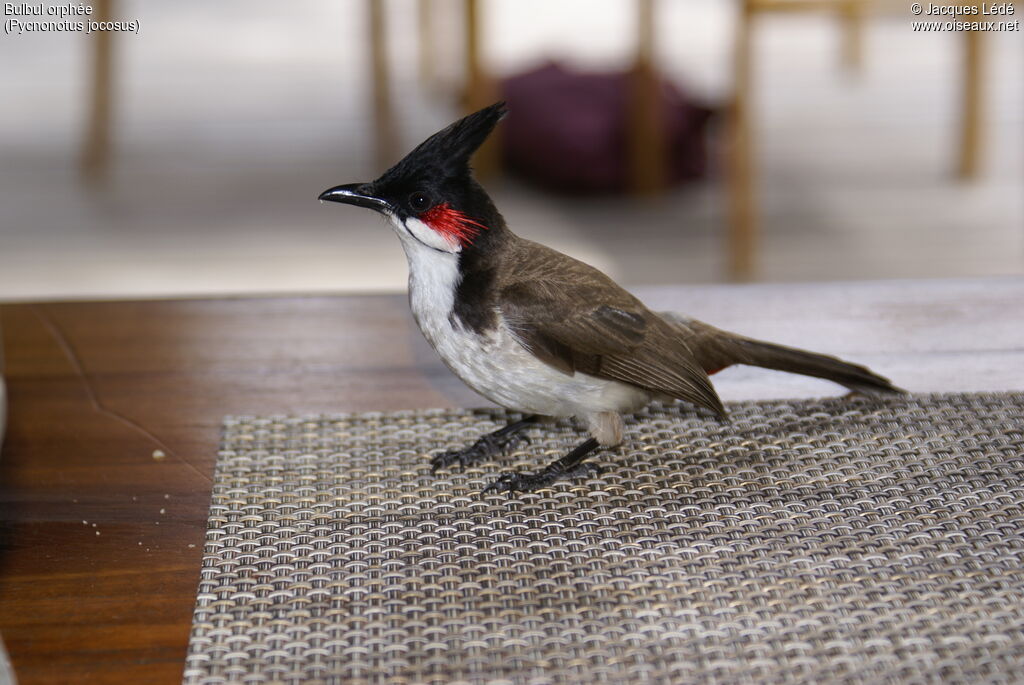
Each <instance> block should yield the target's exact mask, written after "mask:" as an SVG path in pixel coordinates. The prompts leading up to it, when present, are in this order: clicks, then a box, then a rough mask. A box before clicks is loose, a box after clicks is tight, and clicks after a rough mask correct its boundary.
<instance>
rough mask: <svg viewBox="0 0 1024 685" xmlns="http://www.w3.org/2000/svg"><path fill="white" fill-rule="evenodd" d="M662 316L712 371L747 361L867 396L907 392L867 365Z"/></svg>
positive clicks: (674, 316) (670, 314) (672, 315)
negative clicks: (823, 380) (818, 380)
mask: <svg viewBox="0 0 1024 685" xmlns="http://www.w3.org/2000/svg"><path fill="white" fill-rule="evenodd" d="M661 316H662V317H663V318H664V319H665V320H666V321H668V322H669V323H670V324H672V325H673V326H675V327H676V329H677V330H678V331H679V332H680V333H681V334H682V336H683V341H684V342H685V343H686V345H687V347H689V349H690V351H691V353H692V354H693V355H694V356H695V357H696V358H697V361H698V363H699V364H701V366H703V367H704V369H705V371H707V372H708V373H713V372H714V371H717V370H719V369H723V368H725V367H727V366H732V365H733V364H747V365H750V366H760V367H763V368H766V369H775V370H777V371H788V372H789V373H799V374H803V375H805V376H814V377H815V378H824V379H825V380H829V381H833V382H835V383H838V384H840V385H844V386H846V387H847V388H849V389H850V390H853V391H855V392H859V393H863V394H866V395H883V394H901V393H903V392H905V391H904V390H901V389H900V388H897V387H896V386H894V385H893V384H892V383H891V382H890V381H889V379H888V378H885V377H883V376H879V375H878V374H877V373H875V372H874V371H871V370H870V369H868V368H867V367H865V366H861V365H859V364H851V363H850V362H845V361H843V360H842V359H838V358H836V357H832V356H830V355H827V354H818V353H817V352H808V351H807V350H800V349H797V348H795V347H786V346H785V345H776V344H775V343H769V342H763V341H761V340H754V339H753V338H746V337H743V336H741V335H736V334H735V333H729V332H728V331H723V330H721V329H719V328H715V327H714V326H710V325H708V324H706V323H704V322H702V321H697V320H696V319H691V318H688V317H685V316H682V315H680V314H676V313H675V312H661Z"/></svg>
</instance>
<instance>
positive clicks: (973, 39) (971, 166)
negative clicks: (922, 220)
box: [957, 31, 985, 181]
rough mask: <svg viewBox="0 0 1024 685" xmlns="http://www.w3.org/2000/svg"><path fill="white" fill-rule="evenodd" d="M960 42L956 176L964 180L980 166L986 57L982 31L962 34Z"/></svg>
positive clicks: (975, 176)
mask: <svg viewBox="0 0 1024 685" xmlns="http://www.w3.org/2000/svg"><path fill="white" fill-rule="evenodd" d="M963 40H964V66H963V76H962V79H963V93H962V96H961V102H960V107H961V110H960V151H959V157H960V158H959V161H958V164H957V176H958V177H959V178H960V179H961V180H964V181H967V180H972V179H975V178H977V177H978V169H979V167H980V158H981V146H982V130H981V128H982V114H983V112H982V110H983V100H984V97H985V90H984V87H983V83H982V82H983V80H984V75H983V71H984V66H985V65H984V57H985V56H984V44H983V43H982V40H983V36H982V32H981V31H964V32H963Z"/></svg>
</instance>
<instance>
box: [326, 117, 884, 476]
mask: <svg viewBox="0 0 1024 685" xmlns="http://www.w3.org/2000/svg"><path fill="white" fill-rule="evenodd" d="M505 112H506V109H505V106H504V103H497V104H494V105H491V106H490V107H487V108H485V109H482V110H480V111H479V112H476V113H474V114H470V115H469V116H467V117H465V118H463V119H461V120H459V121H457V122H455V123H454V124H452V125H450V126H448V127H447V128H445V129H444V130H442V131H439V132H438V133H435V134H434V135H432V136H431V137H430V138H428V139H427V140H425V141H424V142H423V143H421V144H420V145H419V146H418V147H416V149H414V150H413V151H412V152H410V153H409V154H408V155H407V156H406V157H405V158H404V159H402V160H401V161H400V162H398V164H396V165H395V166H393V167H392V168H391V169H389V170H388V171H386V172H385V173H384V175H382V176H381V177H380V178H378V179H377V180H376V181H372V182H370V183H352V184H348V185H341V186H336V187H334V188H331V189H329V190H325V191H324V192H323V193H321V195H320V199H321V200H330V201H331V202H342V203H345V204H351V205H356V206H358V207H366V208H369V209H373V210H376V211H377V212H380V213H381V214H383V215H384V216H385V217H386V218H387V219H388V221H389V222H390V224H391V226H392V228H393V229H394V230H395V232H396V233H397V234H398V237H399V239H400V240H401V242H402V247H403V248H404V249H405V255H406V257H407V258H408V261H409V303H410V305H411V307H412V313H413V317H414V318H415V319H416V323H417V324H419V327H420V330H421V331H423V335H424V336H425V337H426V338H427V340H428V341H429V342H430V344H431V345H432V346H433V347H434V349H435V350H437V352H438V354H440V355H441V359H443V360H444V363H445V364H446V365H447V366H448V368H450V369H451V370H452V371H453V372H455V374H456V375H457V376H458V377H459V378H461V379H462V380H463V381H465V382H466V384H468V385H469V386H470V387H471V388H473V389H474V390H476V391H477V392H478V393H480V394H481V395H483V396H484V397H486V398H487V399H489V400H491V401H492V402H495V403H497V404H499V405H501V406H503V407H507V408H508V409H512V410H514V411H517V412H521V413H522V414H523V415H525V416H526V418H524V419H522V420H520V421H516V422H514V423H511V424H509V425H508V426H506V427H504V428H502V429H501V430H498V431H495V432H494V433H490V434H488V435H485V436H483V437H482V438H480V439H479V440H478V441H477V442H476V443H474V444H473V445H471V446H469V447H467V448H465V449H463V450H459V451H455V452H445V453H443V454H439V455H437V456H435V457H433V459H432V460H431V464H432V466H433V468H434V470H436V469H438V468H441V467H444V466H448V465H450V464H452V463H455V462H458V463H459V464H461V465H463V466H465V465H467V464H469V463H472V462H475V461H478V460H481V459H485V458H488V457H491V456H493V455H495V454H497V453H499V452H500V451H501V450H502V449H504V448H505V447H506V446H508V445H509V444H510V443H511V442H512V441H513V440H514V439H515V437H516V433H517V432H518V431H520V430H521V429H522V428H524V427H525V426H526V425H528V424H529V423H531V422H532V421H534V420H536V419H537V418H538V417H540V416H550V417H576V418H577V419H578V420H580V421H582V422H583V423H585V424H586V426H587V428H588V429H589V431H590V438H588V439H587V440H585V441H584V442H583V443H581V444H580V445H579V446H578V447H576V448H575V449H573V450H572V451H571V452H569V453H568V454H566V455H565V456H563V457H562V458H560V459H558V460H556V461H554V462H553V463H551V464H549V465H548V466H546V467H545V468H543V469H541V470H540V471H537V472H535V473H505V474H503V475H502V476H501V477H500V478H498V479H497V480H496V481H495V482H493V483H491V484H490V485H489V486H488V487H487V489H486V490H499V491H501V490H509V491H512V490H533V489H535V488H539V487H543V486H546V485H548V484H550V483H551V482H553V481H555V480H557V479H559V478H562V477H564V476H567V475H570V474H573V473H576V472H578V471H579V470H582V469H584V468H589V467H590V464H586V463H584V459H585V458H586V457H587V455H588V454H590V453H591V452H593V451H594V450H595V449H597V448H598V447H599V446H604V447H612V446H615V445H618V444H619V443H620V442H622V429H623V423H622V414H623V413H630V412H634V411H636V410H638V409H640V408H641V407H643V406H644V405H646V404H647V403H648V402H650V401H651V400H652V399H667V398H675V399H680V400H684V401H686V402H689V403H691V404H694V405H696V406H697V407H702V408H704V409H708V410H710V411H711V412H712V413H714V414H716V415H717V416H719V417H723V418H724V417H725V408H724V407H723V406H722V402H721V400H720V399H719V398H718V395H717V394H716V393H715V390H714V388H713V387H712V386H711V382H710V379H709V378H708V375H709V374H713V373H715V372H717V371H720V370H722V369H724V368H725V367H727V366H732V365H733V364H751V365H754V366H762V367H766V368H769V369H778V370H782V371H790V372H794V373H801V374H806V375H808V376H817V377H819V378H826V379H828V380H831V381H835V382H836V383H839V384H841V385H844V386H846V387H847V388H850V389H851V390H854V391H859V392H866V393H897V392H901V391H900V390H899V389H897V388H895V387H893V385H892V384H891V383H890V382H889V381H888V380H886V379H885V378H882V377H881V376H879V375H877V374H875V373H872V372H871V371H869V370H868V369H866V368H864V367H863V366H858V365H856V364H850V363H848V362H844V361H841V360H839V359H836V358H835V357H830V356H826V355H822V354H815V353H813V352H805V351H803V350H798V349H794V348H791V347H783V346H781V345H774V344H772V343H766V342H760V341H758V340H753V339H751V338H745V337H742V336H739V335H735V334H733V333H728V332H726V331H722V330H719V329H717V328H714V327H713V326H710V325H708V324H705V323H702V322H700V321H696V320H694V319H688V318H686V317H682V316H679V315H676V314H671V313H656V312H652V311H651V310H649V309H647V307H645V306H644V305H643V303H641V302H640V301H639V300H638V299H636V298H635V297H633V296H632V295H630V294H629V293H628V292H626V291H625V290H623V289H622V288H621V287H620V286H619V285H617V284H616V283H615V282H614V281H612V280H611V279H610V278H608V277H607V276H605V275H604V274H603V273H601V272H600V271H598V270H597V269H595V268H593V267H591V266H588V265H587V264H584V263H582V262H580V261H577V260H575V259H573V258H572V257H569V256H566V255H564V254H562V253H560V252H557V251H555V250H552V249H551V248H549V247H545V246H544V245H540V244H538V243H534V242H531V241H529V240H525V239H523V238H520V237H519V236H517V235H516V234H514V233H512V231H510V230H509V229H508V227H507V226H506V225H505V220H504V219H503V218H502V216H501V214H499V213H498V210H497V209H496V208H495V206H494V203H493V202H491V198H490V197H489V196H488V195H487V193H486V192H485V191H484V189H483V187H481V186H480V184H479V183H477V181H476V180H475V179H474V178H473V175H472V172H471V170H470V166H469V160H470V157H471V156H472V154H473V153H474V152H475V151H476V149H477V148H478V147H479V146H480V144H481V143H483V142H484V140H485V139H486V138H487V136H488V135H489V134H490V133H491V131H492V130H493V129H494V127H495V125H497V123H498V121H499V120H500V119H501V118H502V117H503V116H504V115H505Z"/></svg>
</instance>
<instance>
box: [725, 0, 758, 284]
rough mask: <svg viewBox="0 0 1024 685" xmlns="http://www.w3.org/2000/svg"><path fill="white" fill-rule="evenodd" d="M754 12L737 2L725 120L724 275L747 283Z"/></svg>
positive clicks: (752, 242)
mask: <svg viewBox="0 0 1024 685" xmlns="http://www.w3.org/2000/svg"><path fill="white" fill-rule="evenodd" d="M753 13H754V10H753V8H752V7H751V5H750V4H749V2H748V1H747V0H744V1H743V2H741V3H740V16H739V25H738V28H737V31H736V45H735V54H734V60H735V62H734V65H733V66H734V69H735V74H734V77H733V78H734V83H735V89H736V91H735V99H734V100H733V105H732V111H731V112H730V117H729V135H728V138H729V144H728V147H729V150H728V155H729V159H728V176H727V179H728V181H727V182H728V188H727V196H728V202H729V239H728V273H729V277H730V278H731V279H732V280H736V281H747V280H750V279H751V278H752V277H753V275H754V253H755V251H756V249H757V207H756V198H755V195H754V165H753V159H752V157H753V141H752V139H751V138H752V132H751V124H750V118H751V117H750V98H751V39H752V35H751V34H752V28H753V27H752V24H753V21H754V14H753Z"/></svg>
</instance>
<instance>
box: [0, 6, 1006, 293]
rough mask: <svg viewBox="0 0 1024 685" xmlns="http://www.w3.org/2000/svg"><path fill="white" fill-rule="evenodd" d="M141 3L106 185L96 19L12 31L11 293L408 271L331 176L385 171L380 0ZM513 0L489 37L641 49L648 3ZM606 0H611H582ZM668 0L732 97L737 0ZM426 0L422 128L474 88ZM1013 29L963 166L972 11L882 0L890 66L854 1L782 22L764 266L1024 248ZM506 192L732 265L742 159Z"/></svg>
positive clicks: (711, 85)
mask: <svg viewBox="0 0 1024 685" xmlns="http://www.w3.org/2000/svg"><path fill="white" fill-rule="evenodd" d="M439 4H440V5H441V6H442V8H443V7H444V6H445V5H444V3H439ZM533 5H536V7H533ZM124 6H125V11H124V14H125V15H127V16H131V17H137V18H139V19H140V21H141V23H142V31H141V33H140V35H139V36H137V37H130V36H129V37H125V38H124V40H122V41H120V42H119V44H118V48H119V64H120V65H121V70H120V72H119V74H118V87H119V101H118V132H119V140H118V147H117V157H116V166H115V172H114V174H113V177H112V179H111V181H110V182H109V183H108V184H107V185H106V186H105V187H103V188H100V189H90V188H86V187H83V186H82V185H81V184H80V182H79V179H78V177H77V175H76V171H75V167H74V155H75V151H76V144H77V141H78V134H79V132H80V107H81V96H82V92H83V90H82V89H83V84H82V76H83V74H84V64H83V57H84V55H85V47H86V46H85V43H84V40H83V39H82V37H80V36H73V35H72V36H68V35H59V36H55V35H41V36H40V35H36V36H20V37H19V36H2V37H0V82H2V83H4V84H5V85H4V88H5V93H4V96H3V98H4V106H3V107H0V299H4V300H12V299H34V298H81V297H134V296H171V295H204V294H222V293H252V292H259V293H273V292H306V291H312V292H352V291H379V290H400V289H403V288H404V284H405V277H406V272H405V263H404V258H403V256H402V254H401V250H400V249H399V247H398V244H397V241H396V240H395V239H394V236H392V235H391V234H390V233H389V231H388V230H387V229H386V227H385V226H384V225H383V224H382V223H381V222H380V221H379V220H378V219H377V218H376V217H375V216H373V215H371V214H370V213H368V212H365V211H361V210H356V209H354V208H347V207H340V206H335V205H329V206H327V205H320V204H319V203H317V202H316V200H315V197H316V195H317V194H318V192H319V191H320V190H322V189H324V188H326V187H328V186H331V185H334V184H337V183H342V182H347V181H353V180H362V179H366V178H369V177H371V176H372V175H374V174H375V173H376V172H377V171H379V170H375V169H373V168H372V164H371V163H370V159H371V149H370V146H369V143H370V137H369V131H370V129H369V120H368V115H367V113H366V111H365V108H366V106H367V102H366V94H367V89H366V85H365V73H366V67H365V59H364V52H365V50H364V49H363V47H362V45H361V44H360V41H361V35H362V33H361V30H362V26H363V18H362V15H361V11H362V8H363V4H362V3H354V2H348V3H344V2H342V3H333V4H330V5H328V4H327V3H319V2H314V1H313V0H305V1H302V2H294V3H289V4H288V5H287V6H286V7H285V6H284V5H282V4H279V3H271V2H259V3H254V2H246V3H244V4H243V3H242V2H240V1H238V0H232V1H230V2H229V1H225V2H218V3H216V4H211V3H207V2H202V1H200V0H189V1H187V2H180V3H174V4H158V3H142V2H125V3H124ZM492 6H493V8H494V9H493V11H492V13H491V15H490V16H489V24H488V26H489V27H490V28H491V35H492V36H493V37H494V38H493V39H492V41H491V42H490V43H489V46H488V47H489V50H490V51H491V59H492V61H493V62H494V64H495V65H496V66H497V67H498V68H499V69H501V70H504V71H506V72H510V71H515V70H517V69H522V68H525V67H528V66H529V65H530V64H532V63H536V62H537V61H538V60H539V59H541V58H542V57H543V56H547V55H552V54H554V55H561V56H567V55H568V56H571V57H572V58H573V59H574V60H576V61H577V62H579V63H580V64H582V65H583V66H591V67H608V66H614V64H616V63H617V62H619V61H621V59H622V58H623V56H624V55H626V54H627V53H628V50H629V45H628V40H626V36H628V30H625V29H623V28H622V25H623V24H624V23H625V24H628V21H625V20H626V19H627V18H628V16H627V15H624V14H623V12H624V9H623V7H628V3H625V4H624V3H616V2H608V3H600V4H599V6H598V7H597V8H596V9H595V3H592V2H589V1H588V2H587V3H584V4H583V5H581V3H580V2H578V1H576V0H574V1H573V2H564V3H560V4H555V3H538V2H535V1H533V0H530V2H519V3H510V2H507V1H505V2H497V3H493V4H492ZM582 6H586V7H587V8H590V9H589V10H588V11H587V12H586V13H585V14H584V15H582V16H585V17H587V18H586V19H585V20H584V19H580V18H579V16H580V15H578V14H573V13H574V12H577V11H578V10H580V9H581V7H582ZM662 6H663V7H665V8H666V11H665V13H664V16H663V18H662V20H661V22H660V24H659V26H660V35H661V37H662V41H663V42H662V46H661V54H662V58H663V63H664V64H665V65H666V67H667V69H668V70H669V71H670V73H671V75H672V76H673V77H674V78H676V79H677V80H679V81H682V82H685V83H688V84H689V85H690V87H691V89H692V90H693V91H695V92H697V93H700V94H702V95H705V96H707V97H709V98H720V97H722V96H723V95H724V94H725V93H727V92H728V90H729V69H728V65H729V62H728V57H729V52H728V50H729V44H730V41H731V37H732V36H731V27H732V14H731V4H729V3H725V2H722V1H721V0H691V1H690V2H687V3H662ZM413 7H414V5H413V4H412V3H411V2H409V1H408V0H397V1H396V2H393V3H390V4H389V9H390V10H391V11H390V14H391V16H392V19H393V20H394V24H395V32H394V36H395V38H396V40H395V41H394V42H393V45H392V52H393V53H394V58H395V62H396V64H397V65H398V79H397V83H396V87H395V95H396V101H397V102H398V103H399V122H400V124H401V126H402V129H403V140H404V143H405V145H407V146H411V145H413V144H415V142H417V140H418V139H420V138H422V137H424V136H425V135H427V134H429V133H431V132H432V131H433V130H435V129H437V128H439V127H440V126H442V125H444V124H445V123H446V122H447V120H448V119H449V118H451V117H452V116H453V112H454V108H453V106H452V105H451V104H450V102H451V101H450V98H448V97H447V96H444V95H439V94H438V93H437V92H434V93H432V92H431V89H430V88H427V87H425V85H424V84H423V83H422V82H421V80H420V79H419V77H418V75H417V70H416V67H415V56H416V46H415V45H414V44H413V43H412V42H411V38H412V37H414V36H415V33H414V32H413V31H412V21H413V16H414V14H413V12H412V8H413ZM542 7H543V8H545V9H541V8H542ZM552 7H557V11H555V10H552V9H550V8H552ZM1018 11H1019V9H1018ZM573 22H575V24H574V23H573ZM587 22H589V23H587ZM581 24H585V25H583V26H581ZM567 26H572V30H567V29H566V27H567ZM442 28H443V23H442ZM499 29H500V30H499ZM584 29H585V30H584ZM440 30H441V28H439V31H440ZM988 37H989V38H990V39H991V40H990V41H989V44H988V73H989V76H990V79H989V83H988V86H989V88H988V97H987V105H988V117H987V141H986V155H985V160H984V171H983V174H982V177H981V179H980V180H979V181H978V182H976V183H972V184H958V183H956V182H954V181H953V180H952V174H951V169H952V165H953V152H954V143H955V136H954V132H955V125H956V108H955V105H956V97H957V85H958V67H959V61H958V57H959V47H960V44H959V41H958V38H959V36H957V35H955V34H922V33H914V32H913V31H912V30H911V28H910V17H909V16H905V15H903V14H900V13H898V12H897V13H896V14H889V15H886V16H882V17H879V18H876V19H873V20H872V21H871V23H870V24H869V26H868V30H867V42H866V45H865V54H866V63H865V66H864V70H863V72H862V73H861V74H860V75H859V76H851V75H850V74H846V73H844V72H843V71H842V70H841V69H840V68H839V67H838V65H837V59H836V58H837V40H836V34H835V26H834V24H833V23H832V22H831V21H828V20H827V19H825V18H820V17H780V18H772V19H770V20H768V21H766V22H764V26H763V30H762V31H761V33H760V37H759V40H758V44H757V47H756V52H757V55H758V56H759V58H760V61H759V63H758V70H757V79H756V80H757V84H758V86H757V92H756V95H755V101H756V120H757V122H758V124H757V128H758V160H759V162H758V167H759V176H760V198H761V211H760V214H761V219H762V231H763V239H762V242H761V249H760V254H759V277H760V278H761V279H763V280H768V281H807V280H840V279H872V278H907V277H947V276H949V277H953V276H982V275H984V276H991V275H1021V274H1024V41H1022V40H1021V35H1020V33H1004V34H990V35H989V36H988ZM451 43H452V41H439V44H440V45H441V46H442V47H443V48H444V49H443V50H442V51H441V59H442V74H450V70H447V69H446V67H447V66H448V65H451V64H453V63H454V62H455V59H456V57H457V56H456V55H454V54H453V53H452V51H451ZM451 80H452V79H451V78H450V77H449V78H447V79H444V78H443V79H442V81H443V82H450V81H451ZM442 90H443V86H442ZM513 116H514V113H513ZM493 195H494V197H495V199H496V202H497V204H498V206H499V208H500V209H501V210H502V212H503V213H504V215H505V217H506V218H507V219H508V221H509V223H510V225H511V227H512V228H513V229H514V230H516V231H518V232H519V233H521V234H523V235H525V236H527V237H530V238H533V239H537V240H541V241H543V242H546V243H549V244H551V245H553V246H555V247H558V248H560V249H563V250H565V251H567V252H569V253H571V254H573V255H575V256H578V257H581V258H583V259H584V260H586V261H589V262H591V263H593V264H595V265H597V266H599V267H601V268H604V269H606V270H607V271H609V272H610V273H611V274H612V275H613V276H615V277H617V278H619V279H621V280H622V281H623V282H624V283H627V284H634V285H640V284H665V283H691V282H711V281H716V280H721V279H722V278H723V275H724V269H723V262H724V253H723V235H724V226H725V203H724V197H723V188H722V186H721V184H720V182H719V181H718V180H717V179H712V180H710V181H708V182H705V183H701V184H698V185H695V186H691V187H688V188H684V189H682V190H679V191H677V192H673V193H671V194H670V195H669V196H667V197H665V198H664V199H660V200H655V201H636V200H630V199H622V198H597V199H593V198H591V199H580V198H564V197H557V196H552V195H547V194H544V193H538V192H536V191H534V190H532V189H531V188H529V187H527V186H525V185H523V184H521V183H519V182H516V181H512V180H504V181H502V182H500V183H497V184H495V185H494V186H493Z"/></svg>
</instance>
